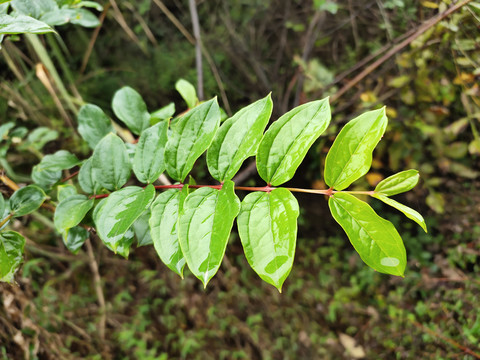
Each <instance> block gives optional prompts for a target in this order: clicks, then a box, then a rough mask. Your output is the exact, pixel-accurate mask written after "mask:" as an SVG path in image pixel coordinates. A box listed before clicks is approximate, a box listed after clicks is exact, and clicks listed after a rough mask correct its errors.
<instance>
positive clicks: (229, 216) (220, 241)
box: [177, 180, 240, 287]
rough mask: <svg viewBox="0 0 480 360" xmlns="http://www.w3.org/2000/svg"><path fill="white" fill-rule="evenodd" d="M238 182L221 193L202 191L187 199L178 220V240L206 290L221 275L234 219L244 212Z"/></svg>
mask: <svg viewBox="0 0 480 360" xmlns="http://www.w3.org/2000/svg"><path fill="white" fill-rule="evenodd" d="M234 185H235V184H234V183H233V182H232V181H230V180H227V181H225V183H224V184H223V187H222V189H221V190H216V189H212V188H201V189H199V190H196V191H194V192H193V193H191V194H190V195H188V197H187V198H186V199H185V202H184V204H183V209H182V210H181V211H180V215H179V218H178V230H177V231H178V238H179V240H180V246H181V249H182V252H183V255H184V256H185V259H186V260H187V264H188V268H189V269H190V270H191V271H192V273H193V274H194V275H195V276H196V277H197V278H198V279H200V280H201V281H202V283H203V286H204V287H206V286H207V284H208V282H209V281H210V279H211V278H212V277H213V276H214V275H215V274H216V273H217V271H218V269H219V267H220V264H221V263H222V260H223V256H224V255H225V249H226V247H227V243H228V238H229V236H230V231H231V230H232V226H233V220H234V219H235V217H236V216H237V215H238V212H239V211H240V200H239V199H238V197H237V196H236V195H235V192H234Z"/></svg>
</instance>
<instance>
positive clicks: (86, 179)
mask: <svg viewBox="0 0 480 360" xmlns="http://www.w3.org/2000/svg"><path fill="white" fill-rule="evenodd" d="M78 184H79V185H80V187H81V188H82V190H83V191H85V192H86V193H87V194H96V193H97V192H98V191H99V190H100V189H101V188H102V186H101V185H100V184H99V183H98V182H97V180H96V179H95V178H94V176H93V170H92V158H91V157H90V158H88V159H87V160H85V162H84V163H83V165H82V167H81V168H80V172H79V173H78Z"/></svg>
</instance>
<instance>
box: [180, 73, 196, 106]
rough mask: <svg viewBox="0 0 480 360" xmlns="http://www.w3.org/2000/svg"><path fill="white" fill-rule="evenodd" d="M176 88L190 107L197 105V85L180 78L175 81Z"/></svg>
mask: <svg viewBox="0 0 480 360" xmlns="http://www.w3.org/2000/svg"><path fill="white" fill-rule="evenodd" d="M175 89H176V90H177V91H178V92H179V93H180V95H181V96H182V98H183V100H185V102H186V103H187V106H188V108H189V109H192V108H194V107H195V105H197V102H198V99H197V92H196V91H195V87H194V86H193V85H192V84H190V83H189V82H188V81H187V80H184V79H180V80H178V81H177V82H176V83H175Z"/></svg>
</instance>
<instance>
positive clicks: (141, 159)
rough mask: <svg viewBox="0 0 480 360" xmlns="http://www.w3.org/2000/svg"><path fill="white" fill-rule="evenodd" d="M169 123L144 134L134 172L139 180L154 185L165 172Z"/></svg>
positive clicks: (137, 149)
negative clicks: (165, 151)
mask: <svg viewBox="0 0 480 360" xmlns="http://www.w3.org/2000/svg"><path fill="white" fill-rule="evenodd" d="M167 130H168V122H166V121H162V122H159V123H158V124H156V125H154V126H152V127H149V128H148V129H146V130H144V131H143V132H142V135H140V139H139V140H138V144H137V147H136V150H135V157H134V159H133V172H134V173H135V175H136V176H137V179H138V180H139V181H140V182H142V183H144V184H148V183H152V182H154V181H155V180H157V179H158V177H159V176H160V174H161V173H162V172H163V171H164V170H165V162H164V150H165V145H166V143H167Z"/></svg>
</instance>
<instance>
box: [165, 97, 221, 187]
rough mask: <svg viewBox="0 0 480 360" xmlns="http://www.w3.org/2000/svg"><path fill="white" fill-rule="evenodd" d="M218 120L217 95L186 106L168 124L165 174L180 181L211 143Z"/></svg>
mask: <svg viewBox="0 0 480 360" xmlns="http://www.w3.org/2000/svg"><path fill="white" fill-rule="evenodd" d="M219 124H220V108H219V107H218V103H217V98H214V99H212V100H209V101H207V102H204V103H203V104H200V105H198V106H197V107H195V108H193V109H192V110H190V111H189V112H188V113H186V114H185V115H184V116H182V117H181V118H179V119H178V120H177V121H176V122H175V123H174V124H173V125H172V133H171V134H169V138H168V142H167V146H166V148H165V162H166V167H167V172H168V174H169V175H170V176H171V177H172V178H173V179H175V180H177V181H180V182H183V181H184V180H185V178H186V177H187V175H188V173H189V172H190V170H192V168H193V164H194V163H195V161H196V160H197V159H198V158H199V157H200V155H202V154H203V152H204V151H205V150H207V148H208V147H209V146H210V144H211V143H212V140H213V137H214V136H215V132H216V131H217V129H218V126H219Z"/></svg>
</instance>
